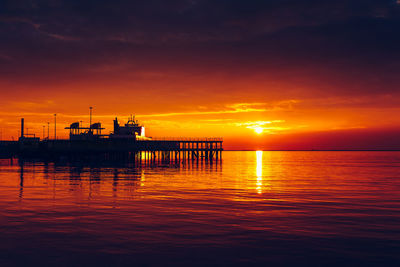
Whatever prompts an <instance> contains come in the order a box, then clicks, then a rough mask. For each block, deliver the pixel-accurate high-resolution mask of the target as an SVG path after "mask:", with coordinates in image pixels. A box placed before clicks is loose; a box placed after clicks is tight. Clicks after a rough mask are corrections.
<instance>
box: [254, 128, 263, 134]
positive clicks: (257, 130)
mask: <svg viewBox="0 0 400 267" xmlns="http://www.w3.org/2000/svg"><path fill="white" fill-rule="evenodd" d="M254 131H255V132H256V134H262V132H263V131H264V129H263V128H262V127H256V128H254Z"/></svg>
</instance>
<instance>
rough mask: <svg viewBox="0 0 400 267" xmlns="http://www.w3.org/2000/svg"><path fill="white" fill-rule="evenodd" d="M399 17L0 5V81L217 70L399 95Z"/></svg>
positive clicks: (217, 4) (376, 10)
mask: <svg viewBox="0 0 400 267" xmlns="http://www.w3.org/2000/svg"><path fill="white" fill-rule="evenodd" d="M399 18H400V16H399V8H398V4H397V3H396V1H394V0H390V1H385V0H354V1H348V0H346V1H345V0H337V1H324V0H318V1H317V0H307V1H299V0H296V1H295V0H273V1H267V0H253V1H239V0H220V1H211V0H210V1H208V0H203V1H202V0H199V1H196V0H191V1H189V0H172V1H161V0H149V1H122V0H116V1H99V0H97V1H72V0H65V1H61V0H59V1H53V0H48V1H44V0H43V1H39V0H37V1H35V0H31V1H16V0H9V1H2V2H1V3H0V38H1V42H0V79H1V80H3V81H11V82H12V81H13V80H15V79H18V81H20V82H23V81H24V80H26V81H27V82H42V83H43V82H46V81H48V82H54V81H55V80H59V79H61V80H66V79H90V78H91V77H92V78H93V76H96V75H98V73H97V72H96V70H99V69H102V70H103V71H104V72H106V74H107V75H104V77H108V78H109V79H111V78H112V77H114V75H115V76H118V79H122V80H124V79H125V80H129V79H133V78H137V76H135V75H132V73H135V72H160V73H163V72H175V73H185V74H187V73H189V74H195V75H204V76H206V77H210V76H212V75H214V73H218V75H223V76H225V78H226V79H231V80H232V79H233V80H235V79H249V81H252V79H256V80H257V81H258V82H261V83H262V82H265V83H266V84H268V82H271V81H273V82H279V83H282V84H285V85H286V87H287V88H308V90H309V92H308V93H309V94H316V93H317V94H327V95H332V94H342V95H343V94H360V93H364V94H379V93H386V94H387V93H397V91H398V88H399V85H400V81H399V79H398V75H397V70H398V69H399V67H400V66H399V62H400V61H399V59H400V53H399V51H398V47H400V37H399V36H400V20H399ZM107 66H108V67H107ZM113 66H114V67H113ZM115 66H117V67H115ZM221 90H222V89H221ZM300 91H301V90H300ZM315 91H317V92H315ZM310 92H311V93H310Z"/></svg>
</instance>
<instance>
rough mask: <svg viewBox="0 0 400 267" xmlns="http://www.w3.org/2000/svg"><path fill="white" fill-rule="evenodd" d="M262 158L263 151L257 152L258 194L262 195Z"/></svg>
mask: <svg viewBox="0 0 400 267" xmlns="http://www.w3.org/2000/svg"><path fill="white" fill-rule="evenodd" d="M262 157H263V152H262V151H256V159H257V165H256V175H257V187H256V190H257V193H258V194H262V173H263V169H262Z"/></svg>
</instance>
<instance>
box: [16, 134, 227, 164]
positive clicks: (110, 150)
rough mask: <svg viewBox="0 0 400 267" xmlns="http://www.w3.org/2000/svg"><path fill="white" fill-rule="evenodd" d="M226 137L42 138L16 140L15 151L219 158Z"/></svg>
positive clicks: (41, 155)
mask: <svg viewBox="0 0 400 267" xmlns="http://www.w3.org/2000/svg"><path fill="white" fill-rule="evenodd" d="M222 143H223V140H222V138H157V139H149V140H135V139H118V138H101V139H96V140H41V141H38V142H30V141H29V140H25V141H24V140H22V141H21V140H20V141H18V142H15V144H14V145H13V146H10V147H12V152H11V154H13V155H15V156H18V157H30V158H32V157H33V158H35V157H36V158H45V159H56V158H60V157H68V158H73V159H77V160H78V159H80V158H93V157H95V158H98V159H102V160H120V159H131V158H133V159H137V158H139V157H145V158H146V159H149V160H161V161H178V160H210V161H212V160H219V159H221V157H222V151H223V147H222Z"/></svg>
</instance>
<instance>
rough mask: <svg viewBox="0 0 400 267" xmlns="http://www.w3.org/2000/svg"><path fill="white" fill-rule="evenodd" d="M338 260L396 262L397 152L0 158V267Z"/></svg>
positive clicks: (399, 247) (399, 232) (399, 234)
mask: <svg viewBox="0 0 400 267" xmlns="http://www.w3.org/2000/svg"><path fill="white" fill-rule="evenodd" d="M343 265H344V266H399V265H400V152H371V151H363V152H359V151H358V152H332V151H331V152H322V151H309V152H304V151H224V152H223V154H222V159H221V160H214V161H212V162H209V161H201V160H200V161H192V160H189V161H181V162H175V161H173V162H162V163H161V162H149V161H143V162H134V163H126V162H124V163H122V162H121V163H112V164H111V163H110V164H107V163H93V162H92V163H83V162H74V163H71V162H56V163H52V162H41V161H21V160H17V159H14V160H10V159H2V160H0V266H57V267H60V266H343Z"/></svg>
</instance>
